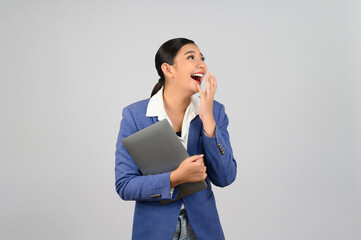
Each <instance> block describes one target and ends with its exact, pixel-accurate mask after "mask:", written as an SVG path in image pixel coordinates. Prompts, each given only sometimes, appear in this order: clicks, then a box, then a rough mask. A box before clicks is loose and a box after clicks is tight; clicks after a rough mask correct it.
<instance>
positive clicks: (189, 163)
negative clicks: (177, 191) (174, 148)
mask: <svg viewBox="0 0 361 240" xmlns="http://www.w3.org/2000/svg"><path fill="white" fill-rule="evenodd" d="M203 156H204V155H203V154H201V155H193V156H191V157H189V158H186V159H185V160H184V161H183V162H182V163H181V164H180V165H179V166H178V168H177V169H176V170H174V171H173V172H171V174H170V186H171V187H172V188H173V187H175V186H177V185H180V184H182V183H186V182H201V181H203V180H204V179H206V177H207V173H206V170H207V168H206V166H204V162H203Z"/></svg>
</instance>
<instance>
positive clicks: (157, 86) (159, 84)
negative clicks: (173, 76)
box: [150, 76, 165, 97]
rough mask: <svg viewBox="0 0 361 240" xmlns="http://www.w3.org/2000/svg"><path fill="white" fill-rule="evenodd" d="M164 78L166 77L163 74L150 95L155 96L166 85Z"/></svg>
mask: <svg viewBox="0 0 361 240" xmlns="http://www.w3.org/2000/svg"><path fill="white" fill-rule="evenodd" d="M164 80H165V79H164V77H163V76H162V77H161V78H159V81H158V82H157V84H155V86H154V88H153V90H152V93H151V95H150V97H153V95H155V94H156V93H157V92H158V91H159V90H160V89H161V88H162V87H163V86H164V82H165V81H164Z"/></svg>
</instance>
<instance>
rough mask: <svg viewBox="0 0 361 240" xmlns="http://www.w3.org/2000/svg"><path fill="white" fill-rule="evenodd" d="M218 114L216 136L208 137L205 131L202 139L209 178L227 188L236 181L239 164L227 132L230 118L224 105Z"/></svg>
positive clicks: (217, 184) (216, 117)
mask: <svg viewBox="0 0 361 240" xmlns="http://www.w3.org/2000/svg"><path fill="white" fill-rule="evenodd" d="M213 111H214V112H216V111H215V110H213ZM218 113H219V114H218V116H214V117H215V121H216V130H215V136H214V137H208V136H207V135H206V134H205V133H204V131H203V137H202V138H203V145H204V149H205V163H206V166H207V175H208V178H209V179H210V180H211V182H212V183H213V184H214V185H216V186H219V187H225V186H227V185H229V184H231V183H232V182H233V181H234V180H235V179H236V175H237V163H236V161H235V159H234V157H233V151H232V147H231V143H230V139H229V134H228V130H227V127H228V123H229V121H228V117H227V114H226V113H225V109H224V106H223V105H222V104H220V109H219V111H218Z"/></svg>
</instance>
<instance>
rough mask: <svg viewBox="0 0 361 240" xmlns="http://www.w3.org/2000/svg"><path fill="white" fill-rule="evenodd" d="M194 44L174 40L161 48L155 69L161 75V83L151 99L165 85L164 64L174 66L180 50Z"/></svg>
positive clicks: (157, 55)
mask: <svg viewBox="0 0 361 240" xmlns="http://www.w3.org/2000/svg"><path fill="white" fill-rule="evenodd" d="M189 43H193V44H195V43H194V41H192V40H189V39H186V38H174V39H170V40H168V41H166V42H165V43H163V44H162V46H160V48H159V49H158V51H157V53H156V54H155V68H156V69H157V72H158V75H159V77H160V78H159V81H158V83H157V84H156V85H155V86H154V88H153V90H152V94H151V97H152V96H153V95H154V94H156V93H157V92H158V91H159V90H160V89H161V88H162V86H164V83H165V77H164V74H163V71H162V64H163V63H168V64H169V65H173V64H174V58H175V56H176V55H177V53H178V51H179V49H181V48H182V47H183V46H184V45H186V44H189Z"/></svg>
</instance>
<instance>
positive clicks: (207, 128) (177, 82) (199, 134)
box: [115, 38, 237, 240]
mask: <svg viewBox="0 0 361 240" xmlns="http://www.w3.org/2000/svg"><path fill="white" fill-rule="evenodd" d="M155 65H156V69H157V71H158V74H159V76H160V79H159V81H158V83H157V84H156V85H155V87H154V89H153V91H152V94H151V98H150V99H149V98H148V99H145V100H142V101H139V102H136V103H133V104H131V105H129V106H128V107H125V108H124V109H123V119H122V121H121V124H120V131H119V136H118V141H117V144H116V153H115V156H116V162H115V177H116V182H115V185H116V190H117V192H118V194H119V196H120V197H121V198H122V199H123V200H135V201H136V205H135V212H134V220H133V236H132V238H133V239H141V240H144V239H157V240H158V239H167V240H170V239H200V240H202V239H207V240H210V239H217V240H219V239H224V235H223V231H222V227H221V224H220V221H219V217H218V213H217V209H216V204H215V199H214V195H213V192H212V187H211V183H213V184H214V185H216V186H219V187H224V186H227V185H229V184H231V183H232V182H233V181H234V180H235V178H236V172H237V170H236V168H237V165H236V161H235V160H234V158H233V153H232V148H231V144H230V141H229V135H228V131H227V126H228V117H227V115H226V114H225V110H224V106H223V105H222V104H220V103H218V102H217V101H215V100H213V98H214V95H215V92H216V86H217V83H216V79H215V77H214V76H213V75H211V74H208V75H207V76H206V77H205V75H206V73H207V70H208V69H207V65H206V64H205V63H204V57H203V55H202V53H201V52H200V50H199V48H198V46H197V45H196V44H195V43H194V42H193V41H191V40H188V39H185V38H176V39H171V40H169V41H167V42H165V43H164V44H163V45H162V46H161V47H160V48H159V50H158V52H157V54H156V56H155ZM203 79H205V81H206V90H205V91H203V90H202V88H201V86H200V84H201V82H202V81H203ZM197 92H199V94H200V98H199V97H197V96H196V95H195V93H197ZM163 119H168V121H169V122H170V123H171V125H172V127H173V129H174V131H175V132H176V133H177V135H178V136H179V138H180V140H181V142H182V143H183V145H184V146H185V148H186V149H187V151H188V153H189V156H190V157H189V158H187V159H185V160H184V161H183V162H182V163H181V164H180V165H179V167H178V168H177V169H176V170H174V171H172V172H167V173H162V174H157V175H148V176H142V175H141V173H140V171H139V169H138V167H137V166H136V164H135V162H134V161H133V159H132V158H131V157H130V155H129V154H128V152H127V151H126V149H125V148H124V146H123V144H122V142H121V140H122V139H123V138H125V137H127V136H129V135H131V134H133V133H135V132H137V131H139V130H141V129H143V128H146V127H148V126H150V125H152V124H154V123H155V122H158V121H160V120H163ZM203 180H205V181H206V182H207V185H208V187H207V188H206V189H204V190H202V191H199V192H197V193H194V194H192V195H190V196H187V197H185V198H183V199H179V200H176V201H173V202H172V203H169V204H167V205H162V204H161V203H160V202H159V201H160V200H174V199H176V197H177V193H178V186H179V185H180V184H182V183H185V182H199V181H203Z"/></svg>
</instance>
